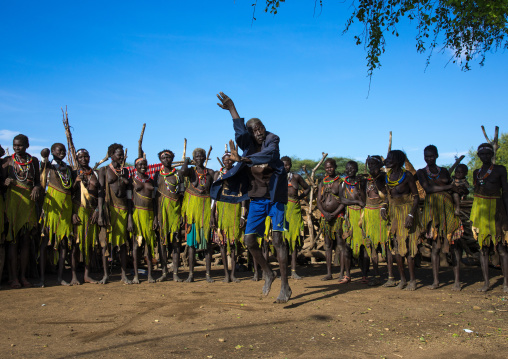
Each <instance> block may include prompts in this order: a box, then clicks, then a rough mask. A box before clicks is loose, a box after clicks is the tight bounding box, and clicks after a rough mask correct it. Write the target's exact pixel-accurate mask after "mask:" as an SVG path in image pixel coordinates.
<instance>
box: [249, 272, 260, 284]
mask: <svg viewBox="0 0 508 359" xmlns="http://www.w3.org/2000/svg"><path fill="white" fill-rule="evenodd" d="M251 280H253V281H254V282H257V281H258V280H259V272H254V276H253V277H252V279H251Z"/></svg>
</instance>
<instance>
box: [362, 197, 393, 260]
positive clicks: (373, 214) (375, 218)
mask: <svg viewBox="0 0 508 359" xmlns="http://www.w3.org/2000/svg"><path fill="white" fill-rule="evenodd" d="M381 201H382V200H381ZM382 206H383V203H378V204H369V203H367V205H366V206H365V208H364V215H363V223H362V224H363V230H364V231H365V236H366V237H367V239H368V241H370V245H371V250H373V251H375V250H377V248H378V247H379V246H381V254H382V255H383V257H385V258H386V245H385V244H386V243H388V244H390V241H389V240H388V232H389V229H388V222H387V221H385V220H384V219H383V217H382V216H381V208H382ZM389 248H390V249H391V246H390V247H389Z"/></svg>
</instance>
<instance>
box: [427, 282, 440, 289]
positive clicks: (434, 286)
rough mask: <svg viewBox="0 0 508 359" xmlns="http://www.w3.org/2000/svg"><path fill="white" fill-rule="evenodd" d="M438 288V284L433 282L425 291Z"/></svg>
mask: <svg viewBox="0 0 508 359" xmlns="http://www.w3.org/2000/svg"><path fill="white" fill-rule="evenodd" d="M437 288H439V282H437V283H436V282H434V283H432V285H429V286H427V289H437Z"/></svg>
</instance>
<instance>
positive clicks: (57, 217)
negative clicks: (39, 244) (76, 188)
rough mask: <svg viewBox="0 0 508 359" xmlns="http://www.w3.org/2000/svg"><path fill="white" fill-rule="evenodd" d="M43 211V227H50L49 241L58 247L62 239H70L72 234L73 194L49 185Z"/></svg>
mask: <svg viewBox="0 0 508 359" xmlns="http://www.w3.org/2000/svg"><path fill="white" fill-rule="evenodd" d="M42 211H43V212H42V218H41V223H42V227H43V229H45V228H47V229H48V233H49V239H48V240H49V242H48V243H52V244H53V247H54V248H55V249H58V246H59V245H60V242H61V241H62V239H63V238H64V237H66V238H67V240H68V241H70V236H71V234H72V229H73V228H72V227H73V226H72V198H71V194H70V193H65V192H62V191H61V190H59V189H57V188H55V187H52V186H48V191H47V192H46V197H45V199H44V206H43V207H42ZM53 235H54V236H53ZM53 239H54V242H53Z"/></svg>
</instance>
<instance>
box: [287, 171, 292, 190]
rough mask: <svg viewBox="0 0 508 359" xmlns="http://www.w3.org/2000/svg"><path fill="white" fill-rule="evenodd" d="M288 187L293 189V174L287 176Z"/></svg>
mask: <svg viewBox="0 0 508 359" xmlns="http://www.w3.org/2000/svg"><path fill="white" fill-rule="evenodd" d="M288 187H293V172H289V174H288Z"/></svg>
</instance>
